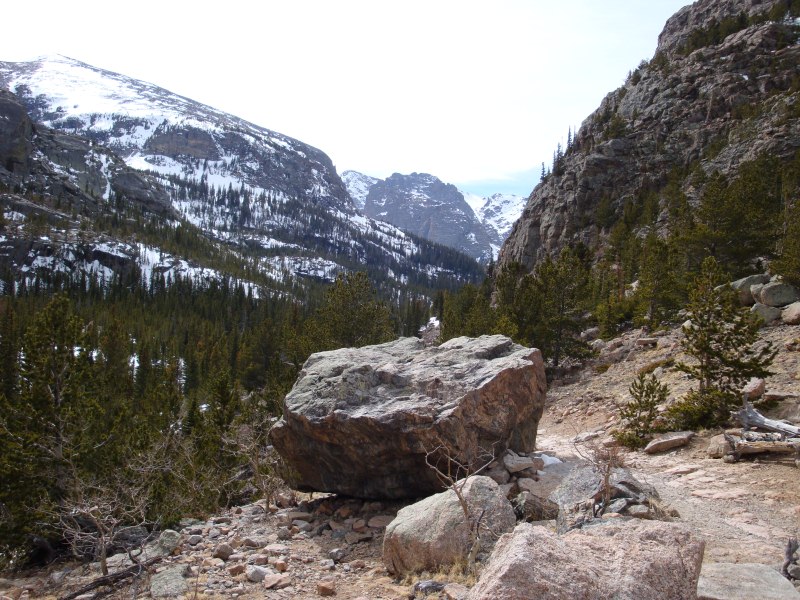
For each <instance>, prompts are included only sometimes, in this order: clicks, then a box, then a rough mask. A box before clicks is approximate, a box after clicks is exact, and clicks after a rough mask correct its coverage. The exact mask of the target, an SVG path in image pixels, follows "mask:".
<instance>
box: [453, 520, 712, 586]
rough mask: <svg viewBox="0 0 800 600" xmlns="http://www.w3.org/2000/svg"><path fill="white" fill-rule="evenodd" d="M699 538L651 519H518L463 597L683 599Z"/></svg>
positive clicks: (696, 566) (692, 580) (693, 582)
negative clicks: (557, 526) (574, 524)
mask: <svg viewBox="0 0 800 600" xmlns="http://www.w3.org/2000/svg"><path fill="white" fill-rule="evenodd" d="M703 551H704V543H703V542H702V541H700V540H698V539H697V538H695V537H694V536H693V535H692V534H691V533H690V532H689V531H688V530H686V529H684V528H682V527H678V526H676V525H673V524H671V523H661V522H658V521H638V520H628V521H622V522H620V521H617V520H614V521H603V522H600V523H599V524H598V525H595V526H593V527H589V528H586V529H582V530H580V531H570V532H569V533H567V534H565V535H557V534H555V533H553V532H551V531H549V530H548V529H546V528H545V527H541V526H536V525H531V524H530V523H520V524H519V525H517V527H516V528H515V529H514V531H513V532H512V533H507V534H505V535H503V536H502V537H501V538H500V540H499V541H498V542H497V545H496V546H495V549H494V552H492V556H491V558H490V559H489V562H488V564H487V565H486V567H485V568H484V570H483V572H482V573H481V576H480V579H479V580H478V583H477V584H475V586H474V587H473V588H472V590H471V591H470V593H469V596H467V598H468V599H469V600H488V599H490V598H491V599H494V598H503V599H504V600H525V599H528V598H542V599H544V598H547V600H562V599H563V600H572V599H574V598H581V599H582V600H606V599H607V598H620V599H626V600H661V599H663V598H667V597H669V598H672V599H674V600H688V599H694V598H696V597H697V595H696V589H697V579H698V577H699V575H700V567H701V564H702V562H703Z"/></svg>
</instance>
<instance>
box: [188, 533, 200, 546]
mask: <svg viewBox="0 0 800 600" xmlns="http://www.w3.org/2000/svg"><path fill="white" fill-rule="evenodd" d="M202 541H203V536H202V535H197V534H195V535H190V536H189V539H187V540H186V543H187V544H189V545H190V546H197V544H199V543H200V542H202Z"/></svg>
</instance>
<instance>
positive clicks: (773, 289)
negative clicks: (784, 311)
mask: <svg viewBox="0 0 800 600" xmlns="http://www.w3.org/2000/svg"><path fill="white" fill-rule="evenodd" d="M758 300H759V302H761V304H766V305H767V306H774V307H781V306H786V305H788V304H792V303H793V302H797V301H798V300H800V296H798V293H797V288H795V287H794V286H793V285H790V284H788V283H784V282H783V281H770V282H769V283H768V284H766V285H765V286H764V287H763V288H761V292H760V293H759V297H758Z"/></svg>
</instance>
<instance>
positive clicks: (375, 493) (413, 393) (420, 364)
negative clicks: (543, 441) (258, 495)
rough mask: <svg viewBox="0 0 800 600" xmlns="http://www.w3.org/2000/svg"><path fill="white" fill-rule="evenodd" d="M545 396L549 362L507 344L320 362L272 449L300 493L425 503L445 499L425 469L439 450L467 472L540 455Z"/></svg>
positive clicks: (399, 346)
mask: <svg viewBox="0 0 800 600" xmlns="http://www.w3.org/2000/svg"><path fill="white" fill-rule="evenodd" d="M545 390H546V379H545V374H544V363H543V362H542V358H541V353H540V352H539V351H538V350H531V349H529V348H524V347H522V346H519V345H517V344H514V343H513V342H512V341H511V340H510V339H509V338H506V337H504V336H499V335H494V336H481V337H480V338H477V339H471V338H463V337H462V338H455V339H451V340H449V341H447V342H445V343H444V344H442V345H441V346H434V347H429V348H425V347H424V344H423V343H422V342H421V341H420V340H418V339H416V338H404V339H400V340H398V341H395V342H390V343H387V344H381V345H379V346H368V347H365V348H344V349H339V350H334V351H331V352H321V353H318V354H314V355H312V356H311V357H310V358H309V359H308V361H306V364H305V365H304V366H303V370H302V372H301V374H300V377H299V379H298V380H297V383H296V384H295V386H294V388H293V389H292V391H291V392H290V393H289V394H288V395H287V396H286V401H285V405H286V408H285V411H284V415H283V418H282V419H281V420H280V421H279V422H278V423H277V424H276V425H275V426H274V427H273V428H272V430H271V431H270V439H271V441H272V443H273V445H274V446H275V448H276V449H277V450H278V452H279V453H280V454H281V456H282V457H283V458H284V460H286V461H287V463H288V466H289V467H291V471H292V472H293V473H294V474H295V477H294V479H293V480H292V481H291V482H290V483H291V484H293V485H294V486H295V487H296V488H297V489H301V490H304V491H329V492H336V493H340V494H347V495H350V496H355V497H358V498H414V497H420V496H425V495H427V494H430V493H433V492H437V491H439V490H440V489H441V483H440V482H439V480H438V478H437V477H436V475H435V473H434V472H433V471H432V470H431V469H430V468H429V467H428V466H427V465H426V462H425V458H426V454H427V451H428V450H430V449H432V448H438V447H440V446H443V447H444V448H445V449H456V448H457V449H458V451H457V453H456V454H455V455H454V456H453V458H455V459H456V460H460V461H462V462H468V458H469V457H474V456H479V455H480V454H481V452H482V451H484V450H485V449H487V448H492V447H494V449H495V450H496V452H498V453H499V452H502V451H504V450H505V449H506V448H507V447H508V448H511V449H513V450H515V451H518V452H522V453H525V452H530V451H533V450H535V442H536V428H537V425H538V422H539V418H540V417H541V414H542V410H543V408H544V394H545ZM501 407H502V409H501ZM453 451H454V450H453ZM387 456H391V457H392V460H386V459H385V457H387Z"/></svg>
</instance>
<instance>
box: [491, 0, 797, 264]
mask: <svg viewBox="0 0 800 600" xmlns="http://www.w3.org/2000/svg"><path fill="white" fill-rule="evenodd" d="M785 6H786V5H785V4H784V3H782V2H780V0H744V1H733V0H698V1H697V2H695V3H694V4H692V5H691V6H687V7H685V8H683V9H681V10H680V11H678V13H676V14H675V15H674V16H673V17H671V18H670V19H669V20H668V21H667V23H666V25H665V27H664V30H663V32H662V34H661V36H660V37H659V43H658V47H657V50H656V53H655V56H654V57H653V58H652V60H650V61H649V62H647V61H645V62H643V63H642V65H640V66H639V68H637V69H636V70H635V71H633V72H632V73H631V76H630V77H629V78H628V80H627V81H626V82H625V84H624V85H623V86H622V87H620V88H619V89H617V90H615V91H613V92H611V93H610V94H608V95H607V96H606V97H605V98H604V99H603V101H602V103H601V105H600V107H599V108H598V109H597V110H596V111H595V112H594V113H593V114H592V115H590V116H589V117H588V118H587V119H586V120H585V121H584V122H583V124H582V125H581V127H580V129H579V130H578V132H577V133H576V135H575V140H574V143H572V144H571V145H570V147H569V148H567V151H566V154H565V155H564V156H563V157H562V158H560V159H559V160H558V161H557V163H556V165H554V169H553V173H552V174H550V175H549V176H547V177H546V178H545V180H544V181H543V182H541V183H540V184H539V185H538V186H537V187H536V188H535V189H534V190H533V192H532V193H531V196H530V197H529V199H528V204H527V206H526V208H525V210H524V211H523V214H522V217H521V218H520V220H519V221H517V223H516V225H515V226H514V229H513V231H512V232H511V235H510V236H509V238H508V239H507V240H506V243H505V244H504V246H503V248H502V250H501V252H500V257H499V259H498V265H499V266H500V267H501V268H502V267H504V266H505V265H507V264H509V263H512V262H519V263H521V264H522V265H523V266H524V267H526V268H527V269H529V270H530V269H532V268H533V266H534V265H535V264H536V263H537V262H538V261H540V260H542V259H543V258H544V256H545V255H546V254H548V253H549V254H554V253H556V252H558V251H559V250H560V249H561V248H562V247H564V246H566V245H570V244H575V243H577V242H583V243H585V244H586V245H587V246H589V247H594V246H595V245H596V244H598V243H599V244H601V245H602V244H603V243H604V240H605V238H606V236H607V235H608V233H609V229H610V227H611V226H612V225H613V223H614V222H616V220H618V219H619V218H620V217H621V215H622V212H623V210H624V207H625V206H626V205H630V206H632V207H640V206H641V205H642V202H643V200H642V197H643V195H645V194H652V193H655V194H656V196H657V197H658V201H659V210H660V213H661V214H660V216H659V220H658V223H657V227H659V228H661V227H662V226H663V225H664V224H665V219H666V210H665V209H666V207H667V204H668V198H667V195H668V194H667V193H666V191H665V190H666V187H667V182H668V181H669V180H670V178H671V179H672V182H673V183H675V182H676V173H678V172H684V173H687V174H686V175H677V183H678V186H679V187H680V190H681V191H682V192H683V193H685V194H686V195H687V197H688V198H689V201H690V203H692V202H694V201H696V200H697V199H698V198H699V197H700V194H702V191H703V186H702V185H699V184H697V180H698V178H697V177H690V176H688V172H689V171H690V170H691V169H692V168H696V169H697V172H700V171H702V172H704V173H705V174H711V173H713V172H715V171H718V172H720V173H721V174H723V175H726V176H732V175H735V174H736V172H737V170H738V168H739V166H740V165H741V164H742V163H744V162H746V161H750V160H754V159H755V158H757V157H759V156H760V155H762V154H764V153H769V155H770V156H772V157H775V158H779V159H786V158H788V157H790V156H792V155H794V153H795V152H796V149H797V147H798V145H800V119H798V118H797V110H796V107H797V94H796V92H797V88H796V84H793V83H792V81H795V80H796V77H797V65H798V64H800V45H798V43H797V33H796V23H795V22H794V21H793V20H792V19H785V18H784V17H785V12H786V11H785V8H784V9H783V12H782V13H781V7H785ZM740 13H741V14H743V17H740V16H739V15H740ZM757 15H758V16H759V18H756V16H757ZM722 22H725V24H726V25H725V28H724V29H725V31H730V32H731V33H730V35H727V36H726V37H724V38H722V39H718V38H721V36H722V34H721V33H720V30H721V29H722V27H720V23H722ZM715 23H716V27H717V30H716V32H717V37H715V36H714V35H713V33H714V31H713V30H712V27H713V26H714V25H715ZM682 170H683V171H682ZM601 213H602V214H601ZM606 217H608V218H606Z"/></svg>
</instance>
